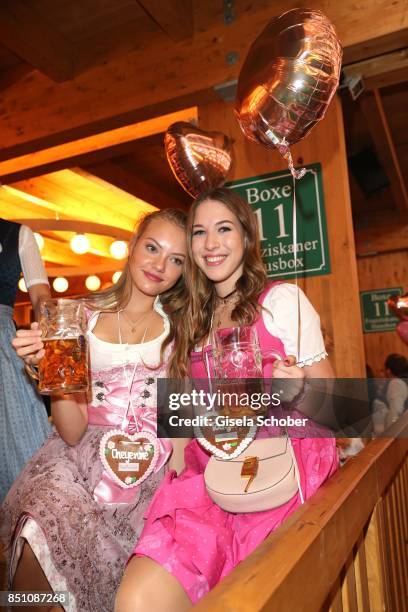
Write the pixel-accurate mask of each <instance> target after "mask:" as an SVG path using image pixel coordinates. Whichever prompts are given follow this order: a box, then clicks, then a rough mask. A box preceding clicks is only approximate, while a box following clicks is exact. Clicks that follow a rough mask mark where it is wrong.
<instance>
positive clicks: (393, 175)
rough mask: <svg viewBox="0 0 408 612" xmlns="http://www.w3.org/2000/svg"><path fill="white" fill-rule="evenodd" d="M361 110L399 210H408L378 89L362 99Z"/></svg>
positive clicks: (407, 202) (404, 185)
mask: <svg viewBox="0 0 408 612" xmlns="http://www.w3.org/2000/svg"><path fill="white" fill-rule="evenodd" d="M360 103H361V108H362V110H363V113H364V116H365V118H366V121H367V126H368V128H369V130H370V134H371V137H372V139H373V142H374V147H375V150H376V153H377V156H378V159H379V160H380V162H381V163H382V165H383V167H384V170H385V172H386V174H387V176H388V178H389V180H390V183H391V191H392V195H393V197H394V201H395V206H396V208H397V209H398V210H408V191H407V186H406V183H405V180H404V176H403V174H402V171H401V166H400V163H399V159H398V154H397V152H396V149H395V145H394V142H393V137H392V134H391V130H390V127H389V125H388V120H387V117H386V114H385V112H384V108H383V103H382V100H381V94H380V92H379V90H378V89H375V90H374V91H373V93H372V94H371V93H369V92H366V93H364V94H363V95H362V96H361V97H360Z"/></svg>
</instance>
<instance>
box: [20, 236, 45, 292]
mask: <svg viewBox="0 0 408 612" xmlns="http://www.w3.org/2000/svg"><path fill="white" fill-rule="evenodd" d="M18 254H19V256H20V261H21V268H22V271H23V276H24V280H25V284H26V287H27V289H29V287H32V286H33V285H40V284H44V285H48V284H49V283H48V277H47V273H46V271H45V268H44V263H43V260H42V259H41V255H40V251H39V248H38V246H37V242H36V240H35V238H34V234H33V232H32V231H31V229H30V228H29V227H28V226H27V225H22V226H21V227H20V233H19V237H18Z"/></svg>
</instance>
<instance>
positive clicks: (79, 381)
mask: <svg viewBox="0 0 408 612" xmlns="http://www.w3.org/2000/svg"><path fill="white" fill-rule="evenodd" d="M39 324H40V329H41V331H42V338H41V339H42V341H43V343H44V350H45V355H44V357H43V358H42V359H41V361H40V363H39V373H38V374H39V386H38V389H39V391H40V393H43V394H50V393H55V392H61V393H76V392H79V391H87V389H88V341H87V336H86V330H87V325H86V317H85V311H84V305H83V303H82V302H81V301H80V300H69V299H62V298H59V299H53V300H45V301H44V302H42V303H41V306H40V320H39Z"/></svg>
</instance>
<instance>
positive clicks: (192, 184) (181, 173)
mask: <svg viewBox="0 0 408 612" xmlns="http://www.w3.org/2000/svg"><path fill="white" fill-rule="evenodd" d="M164 146H165V149H166V155H167V159H168V161H169V164H170V166H171V169H172V170H173V172H174V176H175V177H176V179H177V180H178V182H179V183H180V185H181V186H182V187H183V188H184V189H185V190H186V191H187V193H189V194H190V195H191V196H192V197H193V198H196V197H197V196H199V195H200V194H201V193H203V192H204V191H208V190H209V189H213V188H215V187H219V186H220V185H222V184H223V183H224V182H225V180H226V178H227V175H228V172H229V171H230V169H231V165H232V145H231V141H230V139H229V138H228V137H227V136H225V134H222V133H221V132H205V131H204V130H200V129H199V128H197V127H195V126H194V125H191V124H190V123H185V122H183V121H179V122H177V123H173V124H172V125H171V126H170V127H169V128H168V130H167V132H166V135H165V137H164Z"/></svg>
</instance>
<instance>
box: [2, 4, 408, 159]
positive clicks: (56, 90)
mask: <svg viewBox="0 0 408 612" xmlns="http://www.w3.org/2000/svg"><path fill="white" fill-rule="evenodd" d="M199 4H201V3H199ZM209 4H211V3H209ZM297 5H298V1H297V0H289V1H288V0H276V1H275V2H259V3H258V2H256V3H254V2H249V0H248V1H245V2H243V3H242V6H241V8H237V10H236V12H235V13H236V18H235V20H234V21H233V23H231V24H230V25H228V26H226V25H225V24H224V22H223V19H222V13H220V18H219V19H217V20H215V21H214V22H212V25H211V26H210V27H208V28H205V27H204V28H201V26H200V23H197V24H196V25H197V27H196V32H195V35H194V37H193V38H192V39H190V40H185V41H179V42H177V43H174V42H171V41H169V40H168V39H167V40H165V39H164V37H163V35H162V33H161V32H159V31H158V32H157V34H155V33H151V35H150V36H149V40H147V41H146V43H145V45H144V47H143V52H141V51H140V49H134V50H131V51H130V52H129V53H127V54H125V55H123V56H119V57H114V58H111V59H110V60H108V61H107V62H106V63H104V64H103V65H98V66H95V67H93V68H91V69H89V70H86V71H85V72H83V73H81V74H80V75H78V76H77V77H76V78H75V80H71V81H66V82H63V83H58V84H57V83H54V84H51V85H50V82H49V80H48V79H47V78H46V77H44V75H42V74H41V73H39V72H34V73H33V74H30V75H29V77H26V78H23V79H22V80H21V81H20V82H19V83H15V84H14V85H12V86H11V87H9V88H8V89H7V90H6V91H4V92H3V95H2V104H1V109H0V133H1V135H2V141H1V144H2V147H3V150H2V159H3V160H4V159H6V158H9V157H10V156H13V157H14V156H15V155H16V149H17V148H18V147H19V146H21V149H20V154H21V153H22V152H23V151H22V150H24V152H25V153H28V152H30V151H33V150H38V149H39V148H44V145H45V143H46V142H49V141H53V144H54V145H55V144H60V143H61V142H66V141H67V140H72V138H73V134H75V135H76V136H75V137H76V138H80V137H83V136H84V134H85V133H86V134H87V135H89V134H91V133H96V131H102V130H108V129H112V127H114V126H115V127H117V126H119V125H124V123H132V122H134V121H136V120H141V119H146V118H147V117H151V116H152V113H153V114H154V115H157V114H159V113H162V112H169V110H177V109H180V108H181V105H183V106H185V105H186V100H189V103H195V104H197V102H200V103H203V101H204V99H205V96H206V95H209V94H210V93H211V95H214V96H215V94H214V86H215V85H219V84H221V83H224V82H226V81H231V80H233V79H236V78H237V77H238V74H239V71H240V68H241V66H242V62H243V60H244V58H245V56H246V54H247V52H248V49H249V47H250V45H251V43H252V42H253V40H254V39H255V37H256V36H257V35H258V33H259V32H260V31H261V30H262V28H263V27H264V26H265V25H266V24H267V23H268V21H269V20H270V19H271V18H272V17H274V16H276V15H279V14H280V13H282V12H284V11H286V10H288V9H290V8H293V7H295V6H297ZM311 5H312V6H313V7H316V8H322V9H323V10H324V12H325V13H326V14H327V16H328V17H329V18H330V19H331V20H332V21H333V23H334V24H335V26H336V28H337V31H338V34H339V37H340V39H341V40H342V43H343V46H344V47H346V48H347V47H349V46H352V47H354V49H355V50H356V49H357V47H358V46H359V45H364V44H366V43H367V41H374V40H375V39H376V38H380V39H381V38H382V37H384V36H387V35H390V34H392V33H395V32H401V31H403V30H405V28H406V27H407V23H408V14H407V11H406V7H405V0H393V2H392V3H391V2H390V0H377V1H376V2H372V0H361V1H360V2H359V3H358V7H356V3H355V1H354V0H343V1H342V2H340V3H339V2H338V0H325V1H324V2H323V0H321V1H317V0H315V1H312V2H311ZM195 10H197V6H196V8H195ZM201 10H203V9H201ZM208 10H212V9H211V7H210V8H209V9H208ZM373 48H375V44H374V43H373ZM230 52H235V53H236V57H237V58H238V61H236V62H235V63H232V64H231V62H230V61H229V58H230V57H231V55H230ZM354 58H355V59H356V60H358V59H360V58H359V57H358V53H356V52H355V53H354ZM164 109H166V110H164Z"/></svg>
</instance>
